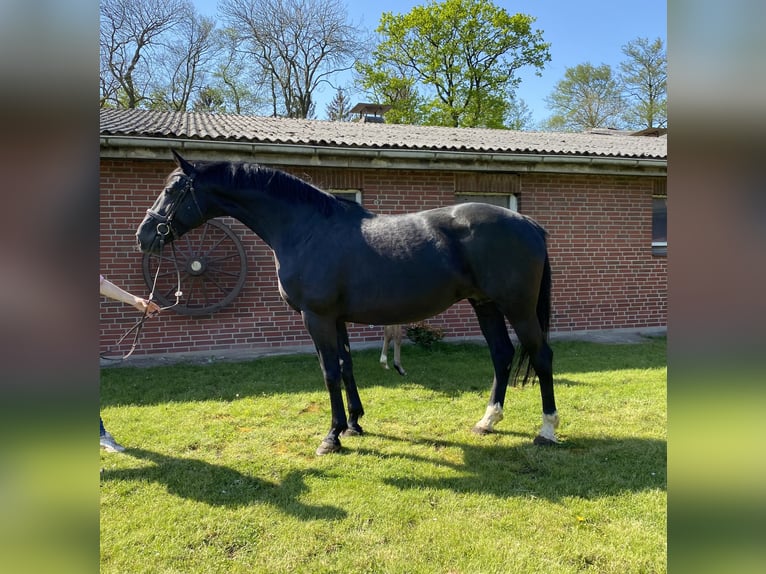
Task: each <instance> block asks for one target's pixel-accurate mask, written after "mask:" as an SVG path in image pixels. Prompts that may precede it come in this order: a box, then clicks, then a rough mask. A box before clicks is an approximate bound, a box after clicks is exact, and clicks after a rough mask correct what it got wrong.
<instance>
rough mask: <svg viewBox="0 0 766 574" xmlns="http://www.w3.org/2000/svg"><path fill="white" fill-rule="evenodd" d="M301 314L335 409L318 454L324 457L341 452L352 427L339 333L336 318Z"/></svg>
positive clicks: (332, 406)
mask: <svg viewBox="0 0 766 574" xmlns="http://www.w3.org/2000/svg"><path fill="white" fill-rule="evenodd" d="M301 314H302V316H303V323H304V325H306V329H308V332H309V334H310V335H311V339H312V340H313V341H314V346H315V347H316V350H317V354H318V355H319V366H320V367H321V369H322V374H323V375H324V383H325V386H326V387H327V392H328V393H329V394H330V408H331V410H332V420H331V423H330V432H328V433H327V436H326V437H325V438H324V439H323V440H322V443H321V444H320V445H319V448H317V450H316V453H317V455H320V456H321V455H324V454H327V453H330V452H337V451H339V450H340V448H341V444H340V435H341V434H342V433H343V432H344V431H345V430H346V429H347V428H348V421H347V420H346V412H345V409H344V407H343V394H342V392H341V388H340V387H341V370H340V356H339V353H338V333H337V330H336V326H335V325H336V324H335V320H334V319H332V318H329V319H328V318H326V317H321V316H319V315H315V314H313V313H309V312H306V311H303V312H302V313H301Z"/></svg>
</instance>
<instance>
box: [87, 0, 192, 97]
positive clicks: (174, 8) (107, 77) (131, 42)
mask: <svg viewBox="0 0 766 574" xmlns="http://www.w3.org/2000/svg"><path fill="white" fill-rule="evenodd" d="M99 11H100V15H101V23H100V34H99V53H100V88H101V96H100V101H101V106H102V107H103V106H105V105H116V106H119V107H126V108H135V107H138V106H139V105H140V104H141V103H142V102H143V101H145V100H146V99H147V94H148V93H150V92H151V91H153V90H154V91H156V88H155V87H154V86H152V84H151V79H152V69H151V67H150V64H149V61H150V60H151V58H152V55H153V54H155V55H156V53H157V51H159V50H161V49H162V38H163V36H164V35H165V34H167V32H168V31H169V30H172V29H173V28H174V27H176V26H178V25H179V24H180V23H181V22H183V21H184V20H186V19H188V16H189V14H190V13H193V8H192V6H191V3H190V2H189V1H188V0H101V2H100V4H99Z"/></svg>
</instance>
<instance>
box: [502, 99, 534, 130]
mask: <svg viewBox="0 0 766 574" xmlns="http://www.w3.org/2000/svg"><path fill="white" fill-rule="evenodd" d="M505 126H506V127H507V128H508V129H511V130H517V131H521V130H528V129H531V128H532V127H533V119H532V110H530V109H529V106H528V105H527V103H526V102H525V101H524V100H522V99H516V98H515V97H514V98H512V99H511V101H510V102H508V111H507V113H506V118H505Z"/></svg>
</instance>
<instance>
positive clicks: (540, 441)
mask: <svg viewBox="0 0 766 574" xmlns="http://www.w3.org/2000/svg"><path fill="white" fill-rule="evenodd" d="M532 443H533V444H536V445H537V446H554V445H558V444H560V443H559V442H558V441H555V440H551V439H549V438H545V437H544V436H543V435H537V436H536V437H535V440H533V441H532Z"/></svg>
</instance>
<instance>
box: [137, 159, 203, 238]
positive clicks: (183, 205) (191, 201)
mask: <svg viewBox="0 0 766 574" xmlns="http://www.w3.org/2000/svg"><path fill="white" fill-rule="evenodd" d="M171 151H172V152H173V157H174V158H175V161H176V164H177V165H178V167H177V168H176V169H174V170H173V171H172V172H170V175H168V177H167V179H166V180H165V188H164V189H163V190H162V193H160V195H159V197H157V199H156V201H155V202H154V205H152V207H151V208H150V209H147V210H146V217H144V220H143V221H142V222H141V224H140V225H139V226H138V231H136V238H137V239H138V246H139V247H140V249H141V251H144V252H157V251H159V249H160V246H161V245H162V243H170V242H171V241H173V240H175V239H178V238H179V237H181V236H182V235H183V234H184V233H186V232H187V231H189V230H191V229H194V228H195V227H197V226H199V225H202V223H204V222H205V221H206V220H207V219H209V216H206V215H205V211H204V210H203V203H201V201H202V200H203V198H201V197H199V195H198V194H197V193H195V190H194V183H195V182H194V179H195V177H196V176H197V174H198V170H197V168H196V167H194V166H193V165H192V164H191V163H189V162H188V161H186V160H185V159H184V158H182V157H181V156H180V155H179V154H178V153H177V152H176V151H175V150H171Z"/></svg>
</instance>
